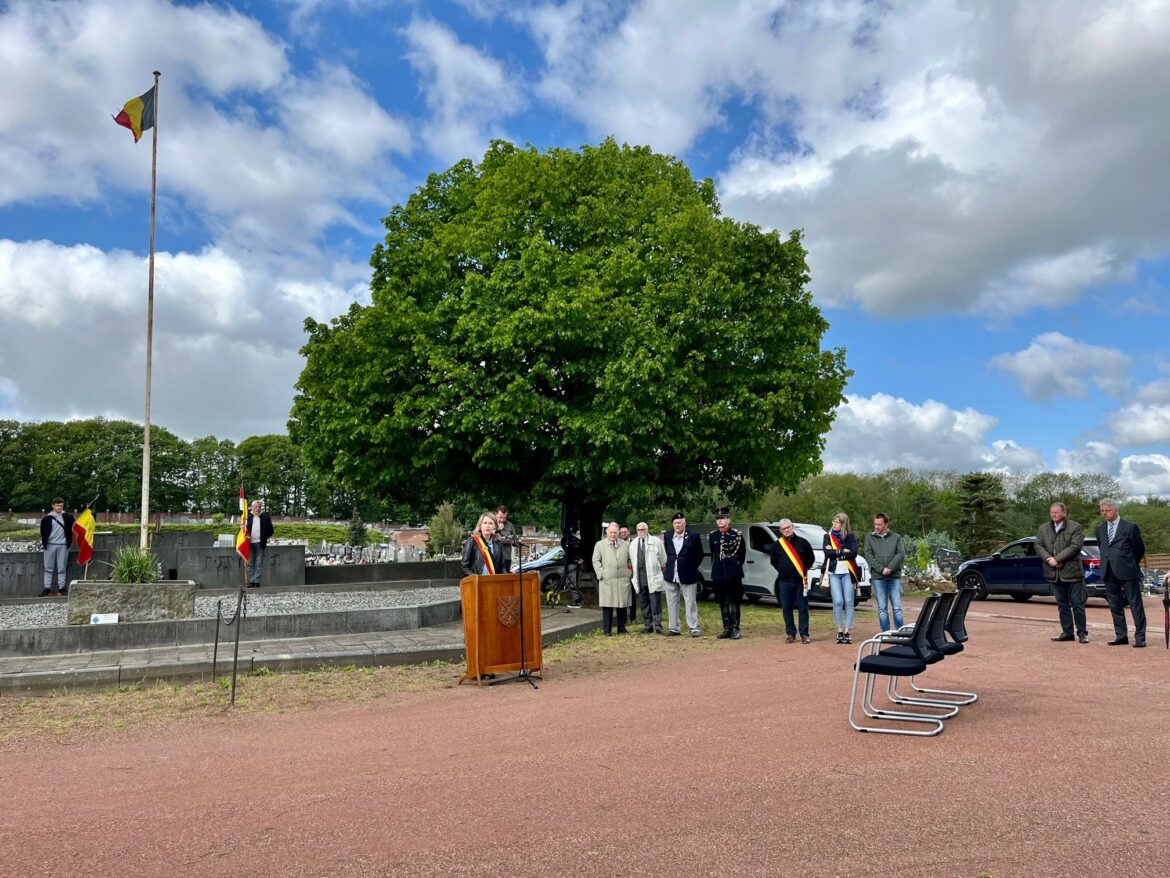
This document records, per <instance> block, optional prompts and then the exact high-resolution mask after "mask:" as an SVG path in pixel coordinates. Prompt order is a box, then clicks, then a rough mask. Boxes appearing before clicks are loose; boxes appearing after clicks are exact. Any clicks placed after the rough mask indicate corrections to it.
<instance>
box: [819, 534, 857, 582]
mask: <svg viewBox="0 0 1170 878" xmlns="http://www.w3.org/2000/svg"><path fill="white" fill-rule="evenodd" d="M840 542H841V551H840V552H838V551H837V550H836V549H834V548H833V536H832V534H829V533H826V534H825V540H824V544H823V545H822V546H821V548H822V549H824V552H825V566H824V569H823V570H822V571H821V576H827V575H828V574H830V573H833V572H834V571H835V570H836V567H837V562H838V561H852V562H853V565H854V566H855V567H856V566H857V535H856V534H845V536H843V537H842V538H841V540H840ZM849 576H850V578H851V579H852V580H853V583H854V585H856V584H857V577H856V576H854V575H853V571H852V570H850V571H849ZM825 582H826V583H827V582H828V580H825Z"/></svg>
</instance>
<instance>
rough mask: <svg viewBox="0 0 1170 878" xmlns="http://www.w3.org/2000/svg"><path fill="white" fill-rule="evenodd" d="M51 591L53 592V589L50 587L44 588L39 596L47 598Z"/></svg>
mask: <svg viewBox="0 0 1170 878" xmlns="http://www.w3.org/2000/svg"><path fill="white" fill-rule="evenodd" d="M52 593H53V590H52V589H51V588H46V589H45V590H44V591H42V592H41V597H43V598H47V597H48V596H49V595H51V594H52Z"/></svg>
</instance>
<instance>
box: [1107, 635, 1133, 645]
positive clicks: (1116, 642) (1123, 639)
mask: <svg viewBox="0 0 1170 878" xmlns="http://www.w3.org/2000/svg"><path fill="white" fill-rule="evenodd" d="M1126 643H1129V638H1128V637H1114V638H1113V639H1112V640H1110V641H1109V645H1110V646H1122V645H1124V644H1126Z"/></svg>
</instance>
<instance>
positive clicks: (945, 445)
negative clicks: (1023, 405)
mask: <svg viewBox="0 0 1170 878" xmlns="http://www.w3.org/2000/svg"><path fill="white" fill-rule="evenodd" d="M997 423H998V422H997V420H996V418H994V417H992V416H991V415H987V414H983V413H982V412H978V411H975V410H974V409H971V408H967V409H963V410H961V411H960V410H956V409H952V408H950V407H949V406H947V405H944V404H943V403H941V402H937V401H935V400H927V401H926V402H924V403H922V404H921V405H916V404H914V403H911V402H909V401H907V400H905V399H899V398H897V397H893V396H890V395H888V394H885V393H877V394H874V395H873V396H871V397H858V396H854V397H850V398H849V400H848V402H847V403H846V404H845V405H843V406H841V407H840V408H839V409H838V410H837V418H836V420H835V421H834V422H833V427H832V429H831V430H830V432H829V437H828V442H827V444H826V447H825V454H824V463H825V468H826V469H829V470H833V471H836V472H879V471H881V470H885V469H890V468H892V467H907V468H909V469H924V470H935V469H937V470H956V471H959V472H969V471H973V470H996V471H1007V470H1011V471H1017V472H1018V471H1039V470H1041V469H1043V468H1044V458H1043V456H1042V455H1041V454H1040V452H1039V451H1037V450H1036V449H1033V448H1027V447H1023V446H1021V445H1019V444H1018V443H1016V442H1013V441H1010V440H996V441H994V442H991V443H990V444H989V443H988V441H987V435H988V433H990V432H991V431H992V430H993V429H995V427H996V425H997Z"/></svg>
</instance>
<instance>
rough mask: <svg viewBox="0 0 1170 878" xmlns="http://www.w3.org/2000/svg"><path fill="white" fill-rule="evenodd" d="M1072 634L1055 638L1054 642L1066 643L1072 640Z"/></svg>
mask: <svg viewBox="0 0 1170 878" xmlns="http://www.w3.org/2000/svg"><path fill="white" fill-rule="evenodd" d="M1072 639H1073V636H1072V635H1071V634H1061V635H1060V636H1059V637H1053V638H1052V640H1053V641H1054V642H1056V643H1064V642H1065V641H1066V640H1072Z"/></svg>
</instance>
